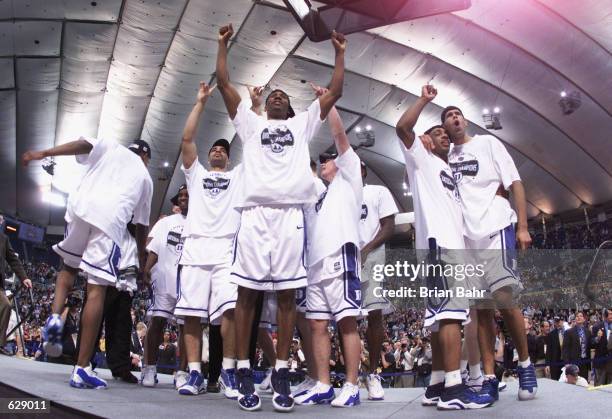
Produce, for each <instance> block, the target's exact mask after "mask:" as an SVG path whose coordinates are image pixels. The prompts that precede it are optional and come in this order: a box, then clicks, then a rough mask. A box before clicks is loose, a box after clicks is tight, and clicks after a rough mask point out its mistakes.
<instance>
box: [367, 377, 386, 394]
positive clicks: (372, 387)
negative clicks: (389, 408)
mask: <svg viewBox="0 0 612 419" xmlns="http://www.w3.org/2000/svg"><path fill="white" fill-rule="evenodd" d="M366 386H367V388H368V399H369V400H384V398H385V390H383V387H382V384H381V383H380V376H379V375H378V374H370V375H368V378H367V379H366Z"/></svg>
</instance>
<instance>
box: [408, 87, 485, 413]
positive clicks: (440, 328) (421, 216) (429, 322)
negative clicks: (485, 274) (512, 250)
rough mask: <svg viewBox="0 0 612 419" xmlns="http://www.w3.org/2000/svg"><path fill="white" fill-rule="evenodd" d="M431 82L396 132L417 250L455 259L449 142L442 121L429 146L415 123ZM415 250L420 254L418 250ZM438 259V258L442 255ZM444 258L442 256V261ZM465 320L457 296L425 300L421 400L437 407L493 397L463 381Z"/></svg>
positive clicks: (447, 282) (449, 283) (459, 228)
mask: <svg viewBox="0 0 612 419" xmlns="http://www.w3.org/2000/svg"><path fill="white" fill-rule="evenodd" d="M436 94H437V91H436V90H435V88H434V87H433V86H430V85H427V86H423V88H422V89H421V97H420V98H419V99H418V100H417V102H416V103H415V104H414V105H412V106H411V107H410V108H409V109H408V110H407V111H406V112H404V114H403V115H402V117H401V118H400V120H399V121H398V123H397V127H396V132H397V135H398V137H399V138H400V140H401V142H400V144H401V145H400V147H401V149H402V152H403V154H404V159H405V162H406V172H407V174H408V179H409V181H410V188H411V190H412V201H413V204H414V219H415V242H416V243H415V244H416V249H417V252H418V251H419V250H421V251H422V250H427V251H429V253H430V255H433V256H434V258H433V260H429V259H428V262H435V263H442V264H446V263H457V261H456V260H453V259H457V257H453V256H452V254H449V251H450V252H452V251H453V250H457V249H464V248H465V243H464V240H463V216H462V214H461V205H460V202H459V196H458V193H457V188H456V186H455V182H454V181H453V176H452V172H451V169H450V167H449V166H448V163H447V158H448V152H449V148H450V142H449V139H448V135H447V133H446V132H445V130H444V128H443V127H442V126H440V125H436V126H434V127H431V128H430V129H428V130H427V131H426V132H425V135H426V136H429V137H430V138H431V139H430V141H431V142H432V143H433V150H432V151H429V150H427V149H425V147H424V146H423V143H422V142H421V140H418V139H415V134H414V131H413V129H414V126H415V124H416V122H417V119H418V117H419V115H420V114H421V112H422V110H423V108H424V107H425V106H426V105H427V104H428V103H429V102H431V101H432V100H433V99H434V98H435V97H436ZM418 254H419V253H418ZM440 259H441V260H440ZM445 259H446V260H445ZM426 280H427V285H428V287H431V285H432V283H434V281H435V284H436V285H437V284H440V287H441V288H442V287H443V288H444V289H450V290H451V291H453V289H452V288H453V287H454V278H451V277H444V276H443V277H442V278H433V277H431V278H430V277H428V278H426ZM467 321H468V303H467V301H465V302H463V301H461V300H459V299H458V298H456V297H455V296H453V297H451V298H448V299H446V300H443V301H437V300H435V299H433V298H427V299H426V315H425V326H426V327H428V328H430V330H431V331H432V340H431V342H432V355H433V365H432V369H433V371H432V374H431V381H430V385H429V387H428V388H427V390H426V392H425V395H424V397H423V400H422V404H423V405H426V406H437V407H438V409H440V410H450V409H480V408H483V407H487V406H490V405H491V404H492V403H493V398H492V397H491V396H489V395H479V394H477V393H476V392H475V391H473V390H472V389H470V388H469V387H467V386H466V385H465V384H464V383H463V382H462V380H461V371H460V365H459V363H460V358H461V324H462V323H466V322H467Z"/></svg>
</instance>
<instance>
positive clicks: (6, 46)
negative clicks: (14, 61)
mask: <svg viewBox="0 0 612 419" xmlns="http://www.w3.org/2000/svg"><path fill="white" fill-rule="evenodd" d="M4 3H6V2H4ZM2 4H3V2H1V1H0V6H1V5H2ZM1 13H2V10H0V16H2V14H1ZM14 31H15V24H14V23H13V22H12V21H5V22H0V55H2V56H4V55H13V54H14V43H13V32H14Z"/></svg>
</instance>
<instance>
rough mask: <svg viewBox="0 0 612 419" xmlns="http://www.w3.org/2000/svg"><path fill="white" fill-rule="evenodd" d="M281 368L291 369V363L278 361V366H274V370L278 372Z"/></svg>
mask: <svg viewBox="0 0 612 419" xmlns="http://www.w3.org/2000/svg"><path fill="white" fill-rule="evenodd" d="M281 368H289V361H281V360H280V359H277V360H276V365H274V369H275V370H276V371H278V370H280V369H281Z"/></svg>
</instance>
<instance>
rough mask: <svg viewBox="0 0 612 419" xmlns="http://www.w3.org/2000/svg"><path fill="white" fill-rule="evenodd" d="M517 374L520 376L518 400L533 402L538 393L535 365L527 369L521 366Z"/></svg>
mask: <svg viewBox="0 0 612 419" xmlns="http://www.w3.org/2000/svg"><path fill="white" fill-rule="evenodd" d="M517 372H518V376H519V392H518V399H519V400H522V401H525V400H532V399H533V398H535V395H536V393H537V392H538V380H537V378H536V372H535V367H534V365H533V364H529V366H528V367H527V368H521V366H519V367H518V368H517Z"/></svg>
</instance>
